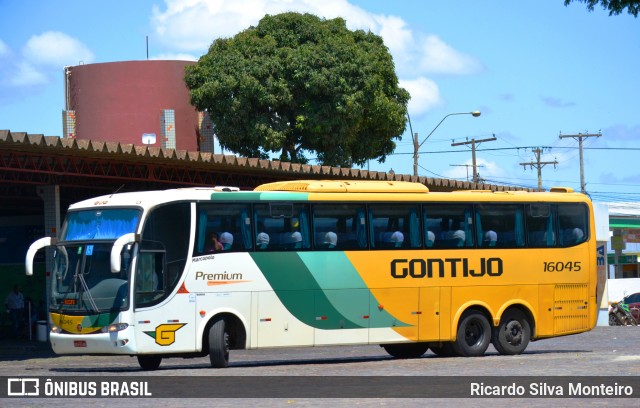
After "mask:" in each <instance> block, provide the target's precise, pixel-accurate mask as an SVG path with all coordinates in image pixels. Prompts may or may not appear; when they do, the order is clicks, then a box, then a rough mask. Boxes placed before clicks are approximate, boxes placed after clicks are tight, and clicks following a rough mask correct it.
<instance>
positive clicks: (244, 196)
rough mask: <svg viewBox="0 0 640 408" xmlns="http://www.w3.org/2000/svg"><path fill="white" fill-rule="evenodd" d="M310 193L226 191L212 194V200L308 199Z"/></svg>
mask: <svg viewBox="0 0 640 408" xmlns="http://www.w3.org/2000/svg"><path fill="white" fill-rule="evenodd" d="M308 200H309V193H297V192H272V191H225V192H216V193H212V194H211V201H240V202H242V201H308Z"/></svg>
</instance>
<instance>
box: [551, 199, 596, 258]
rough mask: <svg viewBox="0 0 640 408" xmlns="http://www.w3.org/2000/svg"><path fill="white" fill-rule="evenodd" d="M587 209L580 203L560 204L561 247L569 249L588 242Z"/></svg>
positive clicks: (559, 228) (559, 227)
mask: <svg viewBox="0 0 640 408" xmlns="http://www.w3.org/2000/svg"><path fill="white" fill-rule="evenodd" d="M587 213H588V211H587V207H586V206H585V205H583V204H579V203H576V204H574V203H571V204H569V203H561V204H558V231H559V241H560V242H559V243H560V246H563V247H568V246H573V245H578V244H580V243H582V242H584V241H586V240H587V239H588V238H589V237H588V235H587V233H588V231H589V230H588V217H587Z"/></svg>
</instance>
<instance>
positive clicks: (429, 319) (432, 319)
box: [418, 287, 443, 341]
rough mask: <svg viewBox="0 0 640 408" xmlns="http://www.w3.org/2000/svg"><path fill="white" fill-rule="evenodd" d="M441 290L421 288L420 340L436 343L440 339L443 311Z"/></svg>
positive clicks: (437, 288)
mask: <svg viewBox="0 0 640 408" xmlns="http://www.w3.org/2000/svg"><path fill="white" fill-rule="evenodd" d="M440 305H441V301H440V288H439V287H436V288H429V287H427V288H420V308H419V310H420V315H419V318H418V321H419V324H418V326H419V330H420V333H419V335H418V339H419V340H420V341H434V340H439V339H440V318H441V315H442V312H443V310H441V307H440Z"/></svg>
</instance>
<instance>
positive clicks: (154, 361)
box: [138, 354, 162, 371]
mask: <svg viewBox="0 0 640 408" xmlns="http://www.w3.org/2000/svg"><path fill="white" fill-rule="evenodd" d="M161 362H162V357H160V356H158V355H153V354H152V355H141V356H138V364H140V368H142V369H143V370H144V371H153V370H157V369H158V367H160V363H161Z"/></svg>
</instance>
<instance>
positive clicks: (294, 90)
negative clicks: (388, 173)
mask: <svg viewBox="0 0 640 408" xmlns="http://www.w3.org/2000/svg"><path fill="white" fill-rule="evenodd" d="M185 81H186V84H187V87H188V88H189V90H190V96H191V103H192V104H193V105H194V106H195V107H196V108H197V109H198V110H201V111H204V110H207V111H208V112H209V115H210V116H211V120H212V122H213V123H214V127H215V132H216V135H217V136H218V140H219V142H220V145H221V146H222V147H224V148H225V149H228V150H231V151H233V152H236V153H239V154H241V155H243V156H247V157H261V158H267V157H268V156H269V153H270V152H272V153H277V152H281V156H280V158H281V160H284V161H292V162H297V163H306V162H307V160H308V159H307V158H306V157H305V155H304V154H305V152H308V153H310V152H313V153H315V155H316V156H317V160H318V161H319V162H320V163H322V164H325V165H331V166H342V167H351V166H352V165H353V164H354V163H356V164H360V165H362V164H364V163H365V162H366V161H367V160H369V159H373V158H377V159H378V160H379V161H380V162H383V161H384V160H385V158H386V155H388V154H389V153H391V152H393V150H394V149H395V142H394V139H400V137H401V134H402V133H403V132H404V129H405V123H406V119H405V118H406V113H407V103H408V100H409V93H408V92H407V91H406V90H405V89H403V88H401V87H399V85H398V78H397V76H396V74H395V67H394V64H393V60H392V58H391V55H390V54H389V51H388V49H387V48H386V47H385V46H384V44H383V42H382V38H381V37H379V36H377V35H375V34H373V33H371V32H364V31H362V30H357V31H350V30H348V29H347V28H346V24H345V21H344V20H343V19H341V18H336V19H332V20H325V19H320V18H319V17H316V16H314V15H311V14H299V13H284V14H279V15H275V16H269V15H267V16H265V17H264V18H263V19H262V20H260V22H259V23H258V25H257V26H255V27H250V28H249V29H247V30H245V31H243V32H241V33H239V34H237V35H236V36H234V37H233V38H226V39H217V40H215V41H214V42H213V43H212V44H211V46H210V48H209V51H208V53H207V54H205V55H203V56H202V57H201V58H200V60H199V61H198V63H196V64H195V65H193V66H190V67H188V68H187V72H186V76H185Z"/></svg>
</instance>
